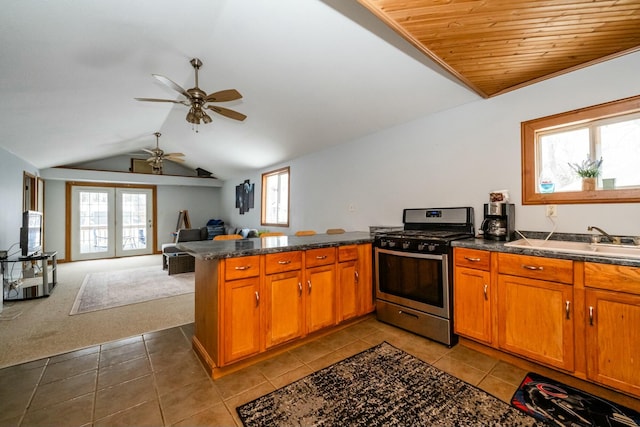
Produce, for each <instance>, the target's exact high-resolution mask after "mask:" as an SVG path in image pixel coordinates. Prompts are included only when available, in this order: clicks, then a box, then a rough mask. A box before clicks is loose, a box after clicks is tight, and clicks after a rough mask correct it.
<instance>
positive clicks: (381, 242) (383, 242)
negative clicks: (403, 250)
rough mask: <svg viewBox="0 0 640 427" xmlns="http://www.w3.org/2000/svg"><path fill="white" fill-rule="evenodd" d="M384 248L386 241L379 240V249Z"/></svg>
mask: <svg viewBox="0 0 640 427" xmlns="http://www.w3.org/2000/svg"><path fill="white" fill-rule="evenodd" d="M385 246H387V241H386V240H380V247H381V248H384V247H385Z"/></svg>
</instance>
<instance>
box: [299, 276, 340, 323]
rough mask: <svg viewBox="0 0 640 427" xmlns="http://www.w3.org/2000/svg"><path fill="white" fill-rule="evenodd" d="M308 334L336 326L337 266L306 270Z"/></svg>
mask: <svg viewBox="0 0 640 427" xmlns="http://www.w3.org/2000/svg"><path fill="white" fill-rule="evenodd" d="M305 280H306V288H307V289H306V292H307V296H306V299H307V302H306V309H307V332H313V331H317V330H318V329H322V328H325V327H327V326H333V325H335V324H336V267H335V264H330V265H324V266H321V267H313V268H307V269H306V270H305Z"/></svg>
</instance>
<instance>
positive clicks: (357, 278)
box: [354, 271, 360, 285]
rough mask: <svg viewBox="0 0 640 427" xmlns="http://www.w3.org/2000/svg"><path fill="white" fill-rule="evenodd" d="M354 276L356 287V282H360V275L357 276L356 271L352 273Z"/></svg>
mask: <svg viewBox="0 0 640 427" xmlns="http://www.w3.org/2000/svg"><path fill="white" fill-rule="evenodd" d="M354 275H355V276H356V285H357V284H358V281H359V280H360V275H359V274H358V272H357V271H355V272H354Z"/></svg>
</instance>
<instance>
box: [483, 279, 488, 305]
mask: <svg viewBox="0 0 640 427" xmlns="http://www.w3.org/2000/svg"><path fill="white" fill-rule="evenodd" d="M487 289H489V285H487V284H486V283H485V284H484V289H483V292H484V299H485V301H487V300H488V299H489V296H488V295H487Z"/></svg>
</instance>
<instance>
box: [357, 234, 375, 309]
mask: <svg viewBox="0 0 640 427" xmlns="http://www.w3.org/2000/svg"><path fill="white" fill-rule="evenodd" d="M356 280H357V282H358V294H359V295H358V298H359V299H360V311H359V312H358V315H363V314H367V313H371V312H372V311H373V310H374V309H375V300H374V298H373V266H372V252H371V243H366V244H362V245H358V269H357V271H356Z"/></svg>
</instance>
